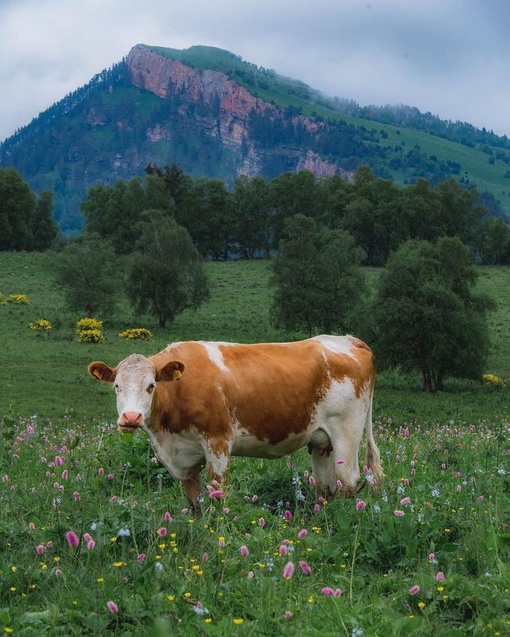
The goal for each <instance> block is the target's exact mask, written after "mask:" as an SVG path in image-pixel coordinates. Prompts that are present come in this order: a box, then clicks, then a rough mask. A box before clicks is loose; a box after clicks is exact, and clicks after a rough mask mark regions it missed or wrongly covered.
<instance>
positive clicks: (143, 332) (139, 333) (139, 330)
mask: <svg viewBox="0 0 510 637" xmlns="http://www.w3.org/2000/svg"><path fill="white" fill-rule="evenodd" d="M119 336H120V338H127V339H128V340H133V341H136V340H138V341H150V340H152V336H153V335H152V332H151V331H150V330H148V329H146V328H145V327H131V328H130V329H127V330H124V331H123V332H121V333H120V334H119Z"/></svg>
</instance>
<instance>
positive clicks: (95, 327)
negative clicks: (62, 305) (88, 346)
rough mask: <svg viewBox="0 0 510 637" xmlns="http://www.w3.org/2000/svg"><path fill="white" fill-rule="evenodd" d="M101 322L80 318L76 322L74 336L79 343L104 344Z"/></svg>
mask: <svg viewBox="0 0 510 637" xmlns="http://www.w3.org/2000/svg"><path fill="white" fill-rule="evenodd" d="M102 330H103V321H98V320H97V319H95V318H82V319H80V320H79V321H77V322H76V334H78V337H79V338H78V340H79V342H80V343H104V341H105V338H104V334H103V331H102Z"/></svg>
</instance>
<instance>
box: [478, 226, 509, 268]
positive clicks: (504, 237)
mask: <svg viewBox="0 0 510 637" xmlns="http://www.w3.org/2000/svg"><path fill="white" fill-rule="evenodd" d="M475 247H476V252H477V254H478V257H479V259H480V262H481V263H482V264H484V265H503V264H508V263H509V262H510V228H509V227H508V225H507V224H506V223H505V222H504V221H503V219H502V218H501V217H489V218H488V219H485V220H484V221H482V223H481V226H480V230H479V231H478V232H477V234H476V238H475Z"/></svg>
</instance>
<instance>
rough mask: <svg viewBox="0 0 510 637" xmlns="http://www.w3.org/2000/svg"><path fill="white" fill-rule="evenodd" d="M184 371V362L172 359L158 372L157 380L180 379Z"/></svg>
mask: <svg viewBox="0 0 510 637" xmlns="http://www.w3.org/2000/svg"><path fill="white" fill-rule="evenodd" d="M183 371H184V363H181V361H170V362H169V363H167V364H166V365H165V366H164V367H162V368H161V369H160V370H159V371H157V372H156V380H179V378H180V377H181V376H182V373H183Z"/></svg>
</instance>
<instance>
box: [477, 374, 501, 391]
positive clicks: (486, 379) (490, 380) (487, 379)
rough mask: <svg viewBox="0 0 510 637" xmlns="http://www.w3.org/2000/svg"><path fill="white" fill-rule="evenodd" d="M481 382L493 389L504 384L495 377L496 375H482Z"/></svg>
mask: <svg viewBox="0 0 510 637" xmlns="http://www.w3.org/2000/svg"><path fill="white" fill-rule="evenodd" d="M482 381H483V384H484V385H488V386H489V387H494V388H499V387H503V385H504V384H505V381H504V380H503V379H502V378H500V377H499V376H496V374H484V375H483V376H482Z"/></svg>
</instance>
